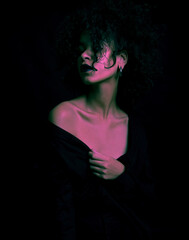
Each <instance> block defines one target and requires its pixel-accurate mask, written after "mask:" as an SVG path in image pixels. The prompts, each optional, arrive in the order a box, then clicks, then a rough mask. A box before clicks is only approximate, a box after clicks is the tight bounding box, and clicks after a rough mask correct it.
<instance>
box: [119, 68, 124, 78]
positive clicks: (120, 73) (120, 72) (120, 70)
mask: <svg viewBox="0 0 189 240" xmlns="http://www.w3.org/2000/svg"><path fill="white" fill-rule="evenodd" d="M122 71H123V69H122V67H120V68H119V76H120V77H121V76H122Z"/></svg>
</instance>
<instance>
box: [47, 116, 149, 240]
mask: <svg viewBox="0 0 189 240" xmlns="http://www.w3.org/2000/svg"><path fill="white" fill-rule="evenodd" d="M49 133H50V142H49V143H50V152H51V153H50V155H49V157H50V159H51V160H50V163H49V165H48V175H49V179H50V183H51V188H50V189H51V190H49V191H51V197H52V199H53V204H54V206H53V209H54V215H53V219H51V220H52V221H53V223H54V229H53V231H54V234H53V237H54V239H59V240H60V239H61V240H76V239H82V240H86V239H87V240H89V239H90V240H92V239H103V240H105V239H107V240H113V239H114V240H115V239H116V240H119V239H127V240H130V239H135V240H136V239H145V240H147V239H151V237H150V236H151V230H150V224H149V223H150V221H151V219H150V218H151V215H152V210H153V208H152V206H153V204H152V203H153V200H154V187H153V178H152V174H151V167H150V161H149V156H148V151H147V148H148V147H147V140H146V136H145V131H144V129H143V127H142V126H141V124H140V123H139V121H138V120H137V119H136V118H135V117H133V116H130V117H129V131H128V134H129V135H128V148H127V152H126V153H125V154H123V155H122V156H120V157H119V158H118V159H117V160H119V161H120V162H122V163H123V164H124V165H125V169H126V170H125V172H124V173H122V174H121V175H120V176H119V177H117V178H116V179H114V180H104V179H101V178H98V177H96V176H94V175H93V174H92V173H91V171H90V168H89V156H88V152H89V151H90V148H89V147H88V146H87V145H86V144H85V143H84V142H82V141H81V140H80V139H78V138H77V137H75V136H74V135H72V134H71V133H69V132H67V131H66V130H64V129H61V128H60V127H58V126H56V125H54V124H53V123H50V122H49ZM112 137H113V136H112Z"/></svg>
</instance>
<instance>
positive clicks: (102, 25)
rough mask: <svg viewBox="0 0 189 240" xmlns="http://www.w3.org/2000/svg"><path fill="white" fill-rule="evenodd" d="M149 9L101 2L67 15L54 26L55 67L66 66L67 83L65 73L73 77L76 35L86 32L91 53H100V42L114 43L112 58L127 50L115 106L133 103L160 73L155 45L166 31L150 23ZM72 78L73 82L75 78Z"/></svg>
mask: <svg viewBox="0 0 189 240" xmlns="http://www.w3.org/2000/svg"><path fill="white" fill-rule="evenodd" d="M152 8H153V7H152V6H150V5H148V4H147V3H136V2H134V1H121V0H101V1H93V2H92V4H90V5H89V4H87V7H86V6H85V5H84V6H82V7H80V8H77V9H75V10H74V11H73V12H69V14H67V16H65V17H64V19H63V20H62V21H61V23H60V25H59V26H58V29H57V37H56V49H57V57H58V59H59V65H60V66H61V67H63V66H65V65H66V64H67V66H68V72H69V74H68V78H69V82H70V77H71V75H70V71H69V70H71V72H72V74H73V69H74V65H75V69H77V68H76V59H77V57H78V50H77V49H78V41H79V38H80V34H81V33H82V32H83V31H85V30H87V31H88V32H89V34H90V36H91V39H92V44H93V49H94V52H95V53H97V52H98V53H99V52H100V51H101V49H102V45H103V43H104V42H106V43H108V44H110V42H111V41H112V39H113V41H114V44H115V51H114V56H116V54H118V53H119V52H121V51H127V54H128V63H127V65H126V67H125V69H124V71H123V76H122V77H121V79H120V81H119V87H118V99H117V102H118V104H119V105H123V106H125V105H126V102H128V101H130V103H131V102H133V101H134V99H136V98H137V97H138V96H140V95H141V94H142V93H144V92H145V91H146V90H148V89H149V88H151V87H152V85H153V82H154V81H156V80H157V79H159V78H160V77H161V75H162V74H163V66H161V60H160V59H161V53H160V51H159V48H158V42H159V39H160V38H161V36H162V34H163V33H164V30H165V28H166V26H165V25H164V24H157V23H154V22H153V19H152V12H153V9H152ZM72 79H73V81H74V79H76V77H73V78H72ZM77 82H78V79H77ZM75 84H76V86H77V88H78V85H77V83H75ZM75 84H74V85H75ZM72 86H73V84H72ZM79 86H81V83H79ZM123 106H120V107H122V108H124V107H123Z"/></svg>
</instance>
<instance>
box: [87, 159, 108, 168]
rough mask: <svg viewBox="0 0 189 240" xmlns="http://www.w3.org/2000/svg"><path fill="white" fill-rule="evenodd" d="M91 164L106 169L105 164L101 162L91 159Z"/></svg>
mask: <svg viewBox="0 0 189 240" xmlns="http://www.w3.org/2000/svg"><path fill="white" fill-rule="evenodd" d="M89 163H90V164H91V166H92V165H93V166H97V167H100V168H105V166H104V162H103V161H100V160H94V159H89Z"/></svg>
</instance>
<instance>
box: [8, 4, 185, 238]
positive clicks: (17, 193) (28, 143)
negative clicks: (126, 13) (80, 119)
mask: <svg viewBox="0 0 189 240" xmlns="http://www.w3.org/2000/svg"><path fill="white" fill-rule="evenodd" d="M83 2H84V1H83ZM83 2H82V3H83ZM136 2H137V1H136ZM140 2H141V1H140ZM144 2H150V1H144ZM79 4H81V3H75V2H74V3H70V4H66V6H63V5H56V4H46V5H45V6H43V7H39V6H38V5H37V4H33V3H32V2H30V1H28V2H27V4H25V5H23V4H20V5H17V4H14V5H12V7H11V9H10V8H9V7H8V8H7V9H8V11H7V19H6V23H7V25H6V26H7V27H6V37H8V39H7V42H8V48H7V49H6V51H7V54H6V57H7V58H5V59H6V63H7V64H6V69H7V70H6V76H7V77H8V80H7V85H8V86H7V88H6V89H7V91H6V96H5V99H4V101H5V103H6V111H7V112H8V114H5V116H6V117H5V121H6V123H8V127H7V129H8V133H7V131H6V142H7V144H8V149H7V150H6V152H7V153H6V155H7V156H8V158H7V159H8V160H7V161H8V167H7V172H6V179H5V181H6V182H9V183H10V188H9V189H8V192H9V194H10V197H9V195H8V199H7V202H8V204H9V206H10V208H9V209H11V211H10V214H8V223H9V224H11V226H12V223H13V225H14V226H15V228H14V231H16V232H17V234H18V235H19V236H20V237H21V238H22V237H23V238H25V237H27V238H30V237H31V238H32V236H35V239H36V238H37V235H38V234H39V235H38V236H39V239H40V234H42V236H43V234H45V228H46V227H47V226H46V223H45V221H44V218H43V217H44V216H46V215H45V214H47V215H48V206H47V203H46V202H45V201H44V198H43V192H45V191H44V188H45V183H44V181H43V179H42V177H41V172H40V170H39V166H40V164H41V162H43V163H44V162H45V161H48V156H47V155H46V149H45V148H46V144H45V142H46V136H47V133H46V121H47V116H48V112H49V110H50V109H51V108H52V107H53V106H55V105H56V104H57V103H59V102H61V101H62V100H64V99H66V98H67V94H68V93H67V92H66V90H65V89H64V86H63V83H62V82H61V81H60V80H59V79H58V78H57V77H56V67H57V66H56V57H55V50H54V40H55V39H54V37H55V27H56V26H57V24H58V22H59V20H60V19H61V16H62V15H64V14H65V13H67V11H68V10H69V9H71V8H73V7H77V6H79ZM151 4H152V3H151ZM153 4H154V6H156V8H154V13H153V16H154V21H155V22H157V23H164V24H165V25H166V26H167V31H166V34H165V36H164V37H163V38H162V40H161V42H160V45H159V48H160V51H161V52H162V54H163V59H162V61H163V65H164V66H165V69H166V73H165V76H164V78H162V79H160V80H159V81H158V82H156V83H155V85H154V87H153V89H152V90H151V91H150V92H148V93H147V94H146V95H144V96H143V97H141V98H140V100H139V101H138V102H137V104H136V106H135V110H134V111H135V114H136V115H138V116H139V117H140V118H141V120H142V121H143V123H144V125H145V127H146V130H147V137H148V139H149V149H150V156H151V159H152V160H151V161H152V166H153V171H154V177H155V186H156V190H157V204H156V206H157V209H156V211H157V215H156V216H155V219H154V220H153V221H154V239H159V238H160V237H163V238H164V237H167V239H170V238H171V237H173V236H175V235H177V234H178V236H180V235H181V234H182V231H183V230H182V229H180V227H182V218H181V213H182V212H183V210H182V205H183V202H182V183H181V180H180V178H181V168H179V167H178V166H179V164H180V163H179V161H180V158H181V155H180V152H179V149H178V146H179V141H180V138H179V131H180V125H179V116H180V111H181V110H180V108H179V106H178V98H179V93H178V91H179V90H178V76H179V71H178V55H179V51H178V45H179V44H178V42H179V36H180V35H179V34H180V33H179V31H180V28H179V25H178V21H175V13H176V12H177V14H178V9H177V6H173V5H171V6H170V5H169V4H168V3H166V4H165V3H163V2H161V1H157V2H156V1H154V2H153ZM47 202H48V201H47ZM42 206H43V207H42ZM44 206H45V207H47V208H45V207H44ZM44 209H46V210H44ZM46 211H47V212H46ZM18 219H19V220H18ZM41 232H42V233H41ZM36 234H37V235H36ZM37 239H38V238H37ZM42 239H44V238H43V237H42Z"/></svg>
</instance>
